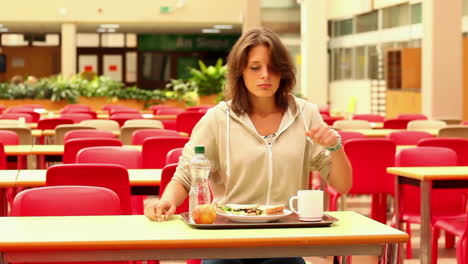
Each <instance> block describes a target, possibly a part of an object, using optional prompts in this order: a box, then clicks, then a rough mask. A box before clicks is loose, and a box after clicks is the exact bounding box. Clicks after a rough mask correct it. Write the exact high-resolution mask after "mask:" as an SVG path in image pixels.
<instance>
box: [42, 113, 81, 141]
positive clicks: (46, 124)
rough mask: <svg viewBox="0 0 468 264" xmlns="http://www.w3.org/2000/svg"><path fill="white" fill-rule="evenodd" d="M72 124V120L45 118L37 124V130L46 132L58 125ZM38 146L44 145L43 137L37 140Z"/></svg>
mask: <svg viewBox="0 0 468 264" xmlns="http://www.w3.org/2000/svg"><path fill="white" fill-rule="evenodd" d="M69 124H73V120H71V119H65V118H47V119H41V120H39V122H37V129H41V130H46V129H55V127H56V126H58V125H69ZM39 142H40V144H44V136H41V137H40V138H39Z"/></svg>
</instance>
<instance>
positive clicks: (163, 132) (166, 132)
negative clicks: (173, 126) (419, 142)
mask: <svg viewBox="0 0 468 264" xmlns="http://www.w3.org/2000/svg"><path fill="white" fill-rule="evenodd" d="M167 136H170V137H182V136H181V135H180V133H179V132H177V131H175V130H170V129H142V130H137V131H135V132H133V134H132V145H143V142H144V141H145V139H147V138H150V137H167Z"/></svg>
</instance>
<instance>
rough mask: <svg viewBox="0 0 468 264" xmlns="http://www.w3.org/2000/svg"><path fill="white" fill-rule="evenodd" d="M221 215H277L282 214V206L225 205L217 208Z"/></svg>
mask: <svg viewBox="0 0 468 264" xmlns="http://www.w3.org/2000/svg"><path fill="white" fill-rule="evenodd" d="M218 210H220V212H221V213H224V214H235V215H247V216H248V215H250V216H259V215H279V214H283V213H284V205H283V204H277V205H259V204H225V205H222V206H219V207H218Z"/></svg>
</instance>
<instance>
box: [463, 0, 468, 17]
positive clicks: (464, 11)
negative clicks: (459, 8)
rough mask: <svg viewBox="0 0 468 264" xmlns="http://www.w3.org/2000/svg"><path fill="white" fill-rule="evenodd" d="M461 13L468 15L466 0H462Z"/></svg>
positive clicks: (467, 1) (467, 0) (467, 2)
mask: <svg viewBox="0 0 468 264" xmlns="http://www.w3.org/2000/svg"><path fill="white" fill-rule="evenodd" d="M463 15H464V16H468V0H463Z"/></svg>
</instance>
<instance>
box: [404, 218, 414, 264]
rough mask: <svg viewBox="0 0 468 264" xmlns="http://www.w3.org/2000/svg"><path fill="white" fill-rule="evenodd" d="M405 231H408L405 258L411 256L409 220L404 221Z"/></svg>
mask: <svg viewBox="0 0 468 264" xmlns="http://www.w3.org/2000/svg"><path fill="white" fill-rule="evenodd" d="M405 225H406V233H408V236H409V239H408V242H406V258H407V259H410V258H412V257H413V247H412V246H411V224H410V222H405Z"/></svg>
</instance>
